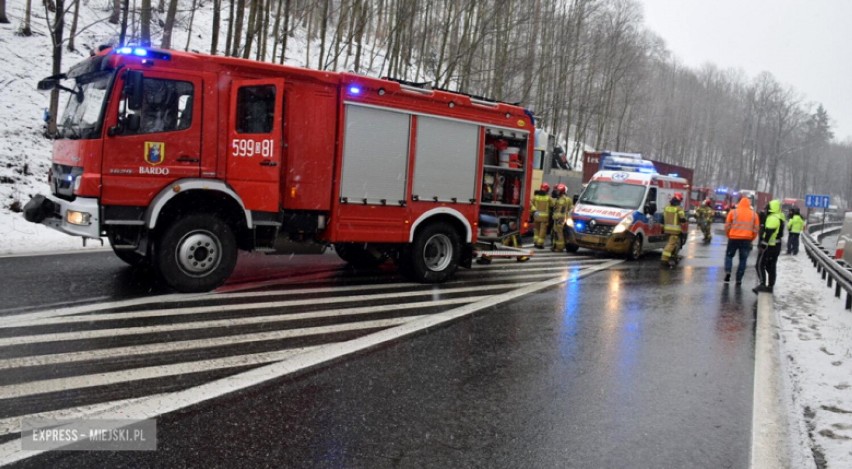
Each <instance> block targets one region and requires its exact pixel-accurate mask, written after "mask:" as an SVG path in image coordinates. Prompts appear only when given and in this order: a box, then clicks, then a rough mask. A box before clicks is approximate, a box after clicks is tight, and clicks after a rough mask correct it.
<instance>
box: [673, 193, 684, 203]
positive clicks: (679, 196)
mask: <svg viewBox="0 0 852 469" xmlns="http://www.w3.org/2000/svg"><path fill="white" fill-rule="evenodd" d="M673 198H674V199H676V200H677V201H678V202H680V201H682V200H683V194H681V193H680V192H675V193H674V197H673Z"/></svg>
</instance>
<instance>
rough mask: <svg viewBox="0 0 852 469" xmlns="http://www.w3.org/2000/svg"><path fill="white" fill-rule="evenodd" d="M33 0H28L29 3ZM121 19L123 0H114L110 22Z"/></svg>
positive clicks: (115, 22)
mask: <svg viewBox="0 0 852 469" xmlns="http://www.w3.org/2000/svg"><path fill="white" fill-rule="evenodd" d="M30 1H32V0H27V2H28V3H29V2H30ZM120 19H121V0H112V11H111V12H110V14H109V22H110V23H111V24H118V22H119V20H120Z"/></svg>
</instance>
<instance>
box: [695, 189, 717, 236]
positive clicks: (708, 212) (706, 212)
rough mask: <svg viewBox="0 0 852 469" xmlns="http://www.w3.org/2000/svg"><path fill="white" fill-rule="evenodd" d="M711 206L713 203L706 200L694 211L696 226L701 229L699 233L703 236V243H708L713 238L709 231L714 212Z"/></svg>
mask: <svg viewBox="0 0 852 469" xmlns="http://www.w3.org/2000/svg"><path fill="white" fill-rule="evenodd" d="M712 205H713V201H712V200H710V199H706V200H704V202H703V203H702V204H701V206H700V207H698V208H697V209H695V215H696V217H697V218H698V226H699V227H701V232H702V233H703V234H704V242H707V243H709V242H710V239H711V238H712V237H713V234H712V233H711V231H712V224H713V216H714V215H715V212H714V211H713V207H712Z"/></svg>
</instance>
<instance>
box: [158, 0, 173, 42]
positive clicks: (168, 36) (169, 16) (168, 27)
mask: <svg viewBox="0 0 852 469" xmlns="http://www.w3.org/2000/svg"><path fill="white" fill-rule="evenodd" d="M176 15H177V0H169V9H168V11H167V12H166V22H165V24H164V25H163V40H162V42H161V43H160V47H162V48H163V49H171V48H172V29H174V27H175V16H176Z"/></svg>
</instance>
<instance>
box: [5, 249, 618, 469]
mask: <svg viewBox="0 0 852 469" xmlns="http://www.w3.org/2000/svg"><path fill="white" fill-rule="evenodd" d="M621 262H624V261H623V260H612V261H609V262H604V263H602V264H600V265H598V266H595V267H592V268H589V269H585V270H583V271H579V272H578V271H575V272H572V273H570V274H569V273H565V274H563V275H561V276H559V277H557V278H552V279H549V280H545V281H542V282H538V283H534V284H531V285H527V286H526V287H523V288H519V289H516V290H512V291H510V292H506V293H502V294H500V295H493V296H489V297H486V298H483V299H481V300H480V301H477V302H475V303H471V304H467V305H465V306H461V307H459V308H455V309H451V310H449V311H445V312H442V313H437V314H432V315H426V316H422V317H420V318H419V319H415V320H411V321H409V322H407V323H405V324H402V325H400V326H397V327H393V328H389V329H385V330H382V331H379V332H375V333H372V334H368V335H366V336H362V337H359V338H357V339H353V340H350V341H347V342H341V343H335V344H329V345H325V346H320V347H317V348H315V349H313V350H311V351H308V352H304V353H301V354H298V355H295V356H292V357H290V358H288V359H285V360H282V361H278V362H274V363H272V364H269V365H265V366H260V367H258V368H255V369H252V370H248V371H245V372H242V373H238V374H236V375H234V376H229V377H227V378H223V379H219V380H215V381H212V382H209V383H205V384H202V385H200V386H196V387H193V388H189V389H185V390H183V391H176V392H172V393H167V394H166V395H165V396H162V395H159V396H156V397H150V398H145V399H143V400H141V401H137V402H134V403H131V404H128V405H126V406H122V407H120V408H115V409H109V410H105V411H100V412H94V413H92V414H91V415H88V416H87V417H88V418H99V419H146V418H155V417H157V416H159V415H163V414H165V413H168V412H174V411H176V410H179V409H182V408H186V407H189V406H192V405H195V404H198V403H200V402H204V401H207V400H210V399H214V398H216V397H220V396H223V395H225V394H229V393H233V392H236V391H239V390H241V389H245V388H247V387H250V386H254V385H257V384H260V383H263V382H265V381H269V380H271V379H275V378H279V377H281V376H285V375H288V374H292V373H295V372H298V371H302V370H306V369H309V368H312V367H315V366H317V365H319V364H321V363H324V362H327V361H330V360H334V359H337V358H340V357H343V356H345V355H349V354H352V353H355V352H358V351H361V350H366V349H370V348H373V347H376V346H377V345H379V344H382V343H385V342H389V341H396V340H399V339H400V338H402V337H405V336H409V335H412V334H415V333H417V332H419V331H422V330H424V329H429V328H433V327H435V326H437V325H440V324H443V323H447V322H450V321H453V320H456V319H459V318H461V317H464V316H467V315H470V314H473V313H475V312H477V311H480V310H483V309H486V308H490V307H492V306H495V305H498V304H501V303H505V302H507V301H511V300H514V299H516V298H519V297H522V296H524V295H528V294H530V293H534V292H536V291H539V290H543V289H545V288H549V287H552V286H555V285H559V284H562V283H566V282H568V281H576V280H577V279H579V278H582V277H585V276H588V275H591V274H592V273H595V272H597V271H600V270H604V269H608V268H610V267H612V266H614V265H616V264H619V263H621ZM42 452H43V451H22V450H21V440H20V439H18V440H14V441H10V442H7V443H4V444H2V445H0V465H3V464H10V463H13V462H15V461H20V460H22V459H26V458H29V457H33V456H36V455H38V454H41V453H42Z"/></svg>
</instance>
